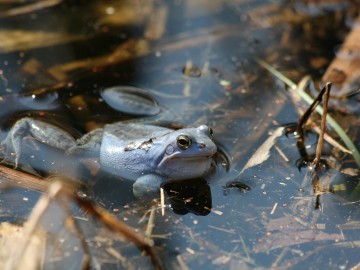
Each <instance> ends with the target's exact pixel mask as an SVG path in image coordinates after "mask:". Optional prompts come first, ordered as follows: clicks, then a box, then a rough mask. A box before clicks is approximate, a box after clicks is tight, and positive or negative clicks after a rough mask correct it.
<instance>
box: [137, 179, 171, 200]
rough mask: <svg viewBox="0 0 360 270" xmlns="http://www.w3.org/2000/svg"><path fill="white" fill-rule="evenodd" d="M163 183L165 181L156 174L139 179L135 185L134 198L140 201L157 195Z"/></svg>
mask: <svg viewBox="0 0 360 270" xmlns="http://www.w3.org/2000/svg"><path fill="white" fill-rule="evenodd" d="M163 181H164V179H163V178H162V177H161V176H159V175H156V174H147V175H144V176H141V177H139V178H138V179H137V180H136V181H135V183H134V184H133V193H134V196H135V197H136V198H138V199H140V198H143V197H150V196H155V195H157V193H158V192H159V189H160V186H161V184H162V183H163Z"/></svg>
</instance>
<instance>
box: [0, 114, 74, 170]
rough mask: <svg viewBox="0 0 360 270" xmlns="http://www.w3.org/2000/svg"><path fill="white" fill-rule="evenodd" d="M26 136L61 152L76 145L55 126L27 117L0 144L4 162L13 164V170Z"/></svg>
mask: <svg viewBox="0 0 360 270" xmlns="http://www.w3.org/2000/svg"><path fill="white" fill-rule="evenodd" d="M27 136H30V137H32V138H34V139H36V140H38V141H40V142H42V143H45V144H48V145H50V146H51V147H54V148H58V149H61V150H67V149H69V148H71V147H73V146H74V145H75V144H76V143H75V139H74V138H73V137H72V136H71V135H70V134H68V133H66V132H65V131H63V130H62V129H60V128H58V127H57V126H54V125H52V124H49V123H46V122H42V121H39V120H35V119H32V118H29V117H26V118H22V119H20V120H18V121H17V122H16V123H15V124H14V126H13V127H12V128H11V130H10V131H9V134H8V135H7V137H6V138H5V139H4V140H3V141H2V142H1V148H2V151H4V152H5V158H4V161H5V162H7V163H13V164H14V167H15V168H16V167H17V166H18V163H19V160H20V155H21V148H22V142H23V139H24V138H25V137H27Z"/></svg>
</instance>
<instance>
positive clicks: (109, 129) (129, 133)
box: [104, 123, 173, 144]
mask: <svg viewBox="0 0 360 270" xmlns="http://www.w3.org/2000/svg"><path fill="white" fill-rule="evenodd" d="M171 131H173V130H172V129H169V128H165V127H159V126H153V125H141V124H123V123H115V124H109V125H106V126H105V128H104V132H105V133H106V135H105V136H113V137H116V138H118V139H119V141H122V142H123V143H126V144H127V143H131V142H135V141H141V140H143V139H144V140H149V139H150V138H152V137H158V136H162V135H164V134H166V133H169V132H171Z"/></svg>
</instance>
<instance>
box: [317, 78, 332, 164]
mask: <svg viewBox="0 0 360 270" xmlns="http://www.w3.org/2000/svg"><path fill="white" fill-rule="evenodd" d="M330 90H331V82H328V83H326V85H325V94H324V102H323V107H324V111H323V115H322V119H321V133H320V136H319V140H318V143H317V146H316V155H315V159H314V161H313V164H314V166H315V168H316V167H317V166H318V165H319V162H320V158H321V151H322V146H323V144H324V134H325V132H326V116H327V111H328V103H329V96H330ZM321 92H322V91H321Z"/></svg>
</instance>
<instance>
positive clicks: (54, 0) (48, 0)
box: [0, 0, 63, 18]
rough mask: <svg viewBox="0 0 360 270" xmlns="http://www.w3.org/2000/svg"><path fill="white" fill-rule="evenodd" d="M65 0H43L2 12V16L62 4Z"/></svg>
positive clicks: (10, 15) (0, 13) (0, 14)
mask: <svg viewBox="0 0 360 270" xmlns="http://www.w3.org/2000/svg"><path fill="white" fill-rule="evenodd" d="M62 1H63V0H42V1H37V2H35V3H31V4H28V5H24V6H22V7H17V8H13V9H10V10H7V11H4V12H0V18H4V17H12V16H18V15H22V14H27V13H31V12H34V11H37V10H41V9H44V8H49V7H52V6H56V5H58V4H60V3H61V2H62Z"/></svg>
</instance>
